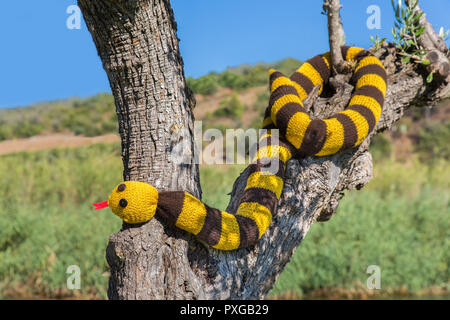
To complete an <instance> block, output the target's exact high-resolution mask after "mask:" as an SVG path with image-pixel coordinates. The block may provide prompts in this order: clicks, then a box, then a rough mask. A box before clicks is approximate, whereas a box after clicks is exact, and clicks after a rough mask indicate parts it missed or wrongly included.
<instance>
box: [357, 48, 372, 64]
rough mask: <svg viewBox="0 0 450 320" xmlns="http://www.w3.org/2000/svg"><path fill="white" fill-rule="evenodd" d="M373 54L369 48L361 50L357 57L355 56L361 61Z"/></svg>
mask: <svg viewBox="0 0 450 320" xmlns="http://www.w3.org/2000/svg"><path fill="white" fill-rule="evenodd" d="M371 55H372V54H371V53H370V52H369V51H367V50H361V51H360V52H358V53H357V54H356V55H355V57H354V58H353V59H354V60H355V61H356V62H360V61H361V60H362V59H364V58H365V57H368V56H371Z"/></svg>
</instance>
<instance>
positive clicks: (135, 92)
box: [78, 0, 201, 299]
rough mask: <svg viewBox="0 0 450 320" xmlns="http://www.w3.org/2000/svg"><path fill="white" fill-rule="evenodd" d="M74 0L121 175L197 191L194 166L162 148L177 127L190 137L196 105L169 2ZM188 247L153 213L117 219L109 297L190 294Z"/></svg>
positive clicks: (170, 143) (109, 255)
mask: <svg viewBox="0 0 450 320" xmlns="http://www.w3.org/2000/svg"><path fill="white" fill-rule="evenodd" d="M78 4H79V6H80V9H81V10H82V12H83V15H84V18H85V20H86V24H87V26H88V28H89V31H90V32H91V34H92V37H93V39H94V42H95V44H96V47H97V51H98V54H99V56H100V58H101V60H102V62H103V67H104V69H105V71H106V73H107V75H108V79H109V82H110V85H111V89H112V92H113V95H114V100H115V103H116V108H117V116H118V120H119V131H120V136H121V140H122V159H123V165H124V172H123V176H124V180H137V181H145V182H148V183H151V184H152V185H153V186H155V187H156V188H158V190H186V191H188V192H190V193H192V194H193V195H195V196H197V197H200V196H201V189H200V184H199V172H198V165H195V164H194V163H192V164H191V165H183V166H181V165H178V164H177V163H176V162H174V161H173V159H172V158H171V156H170V154H171V153H170V152H169V151H170V150H171V148H172V147H173V145H174V144H175V143H176V142H177V141H174V139H173V138H174V137H175V138H176V137H177V135H176V132H177V131H180V130H181V129H187V130H184V131H185V134H183V138H184V139H187V140H188V141H189V142H190V144H191V145H192V144H193V143H194V140H193V127H194V126H193V120H194V118H193V114H192V108H193V107H194V104H195V102H194V100H193V96H192V94H191V92H190V91H189V89H188V88H187V86H186V82H185V79H184V72H183V61H182V59H181V56H180V52H179V46H178V38H177V35H176V24H175V20H174V16H173V12H172V9H171V7H170V4H169V2H168V1H164V0H152V1H131V0H129V1H118V0H117V1H113V0H100V1H99V0H95V1H89V0H80V1H79V2H78ZM192 149H193V148H191V150H192ZM187 151H189V150H187ZM192 162H193V161H192ZM124 236H126V240H123V241H121V240H122V239H125V238H123V237H124ZM187 245H188V243H187V242H186V240H185V235H184V234H182V233H181V231H177V230H166V229H165V226H164V225H163V224H161V223H160V222H158V221H157V220H155V219H154V220H153V221H151V222H150V223H149V224H147V225H145V226H143V227H141V228H136V227H132V226H129V225H124V226H123V231H122V232H120V233H118V234H115V235H112V236H111V238H110V242H109V246H108V249H107V259H108V262H109V264H110V267H111V278H110V283H109V289H108V295H109V297H110V298H112V299H151V298H194V297H196V296H197V291H198V288H195V285H196V283H195V282H194V283H192V284H191V279H192V278H195V275H194V274H193V272H192V270H191V269H190V267H189V261H188V258H187V255H186V250H187ZM192 286H194V288H191V287H192ZM189 292H193V293H189Z"/></svg>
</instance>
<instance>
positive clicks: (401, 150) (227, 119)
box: [0, 58, 450, 158]
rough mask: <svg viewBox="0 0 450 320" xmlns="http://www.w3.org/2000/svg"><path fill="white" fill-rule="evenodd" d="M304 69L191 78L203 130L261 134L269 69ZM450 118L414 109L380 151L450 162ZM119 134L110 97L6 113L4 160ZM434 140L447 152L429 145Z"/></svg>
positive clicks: (235, 70)
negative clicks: (256, 131) (15, 154)
mask: <svg viewBox="0 0 450 320" xmlns="http://www.w3.org/2000/svg"><path fill="white" fill-rule="evenodd" d="M300 65H301V62H300V61H298V60H295V59H292V58H287V59H284V60H282V61H278V62H274V63H271V64H265V63H259V64H256V65H254V66H250V65H241V66H237V67H232V68H228V69H227V70H226V71H224V72H222V73H214V72H213V73H210V74H208V75H205V76H203V77H200V78H197V79H193V78H188V79H187V83H188V85H189V87H190V88H191V89H192V90H193V91H194V93H195V96H196V101H197V104H196V106H195V108H194V116H195V119H196V120H202V121H203V129H208V128H217V129H220V130H222V131H224V130H225V129H227V128H244V129H246V128H250V127H254V128H258V127H259V126H260V125H261V119H262V117H263V113H264V110H265V108H266V106H267V101H268V98H269V92H268V90H267V81H268V76H267V74H268V73H267V72H268V69H269V68H272V67H273V68H276V69H278V70H281V71H282V72H284V73H286V74H290V73H292V72H293V71H294V70H295V69H297V68H298V67H299V66H300ZM449 116H450V102H449V101H446V102H443V103H441V104H440V105H439V106H436V107H435V108H432V109H427V108H414V107H413V108H411V109H410V110H408V111H407V114H406V115H405V117H404V118H402V120H401V121H400V122H399V123H398V124H397V126H396V127H394V128H393V130H392V131H391V132H389V133H385V134H384V135H379V136H377V137H376V139H375V141H374V145H376V144H378V145H379V146H380V148H381V149H382V150H383V151H382V152H383V153H384V154H383V155H384V156H386V152H389V153H390V152H392V151H395V152H393V153H394V154H395V155H396V157H397V158H406V157H408V155H409V154H410V153H411V152H413V151H418V150H419V149H420V150H422V151H423V152H425V153H431V154H430V155H431V156H433V153H436V152H437V153H441V154H442V153H443V154H444V155H445V157H448V156H449V155H448V154H449V152H448V150H447V147H446V142H445V141H448V139H449V138H450V124H449V119H450V117H449ZM117 132H118V125H117V116H116V113H115V106H114V100H113V97H112V96H111V95H110V94H106V93H102V94H98V95H95V96H92V97H88V98H84V99H81V98H71V99H66V100H58V101H51V102H46V103H39V104H35V105H32V106H28V107H19V108H12V109H0V154H6V153H11V152H20V151H36V150H42V149H51V148H57V147H59V146H68V147H71V146H73V147H75V146H84V145H89V144H92V143H96V142H113V141H119V137H118V134H117ZM430 135H431V137H432V138H430ZM434 137H437V140H438V141H441V142H439V143H437V144H438V145H442V146H436V145H434V144H436V143H433V146H430V145H424V144H427V143H428V142H426V141H428V140H430V139H434ZM393 147H395V150H393Z"/></svg>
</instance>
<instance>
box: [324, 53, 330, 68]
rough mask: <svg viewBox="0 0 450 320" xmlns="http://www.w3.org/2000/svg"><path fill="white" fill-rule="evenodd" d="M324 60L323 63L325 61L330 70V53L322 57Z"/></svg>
mask: <svg viewBox="0 0 450 320" xmlns="http://www.w3.org/2000/svg"><path fill="white" fill-rule="evenodd" d="M322 59H323V61H325V64H326V65H327V67H328V69H330V65H331V54H330V53H329V52H327V53H324V54H323V55H322Z"/></svg>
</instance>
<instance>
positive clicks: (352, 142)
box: [94, 47, 387, 250]
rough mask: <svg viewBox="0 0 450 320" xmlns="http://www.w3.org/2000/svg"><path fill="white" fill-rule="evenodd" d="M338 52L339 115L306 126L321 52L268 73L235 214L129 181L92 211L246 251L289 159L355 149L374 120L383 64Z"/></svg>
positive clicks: (350, 51)
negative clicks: (258, 133)
mask: <svg viewBox="0 0 450 320" xmlns="http://www.w3.org/2000/svg"><path fill="white" fill-rule="evenodd" d="M342 54H343V57H345V60H346V61H348V62H353V63H354V66H355V70H354V74H353V77H352V79H351V82H352V83H353V84H354V86H355V90H354V92H353V94H352V97H351V100H350V102H349V104H348V106H347V108H346V109H345V110H344V111H342V112H339V113H337V114H335V115H334V116H332V117H330V118H328V119H324V120H321V119H314V120H311V118H310V116H309V115H308V114H307V113H306V111H305V109H304V107H303V104H302V101H303V100H304V99H305V98H306V97H307V96H308V94H309V93H310V92H311V91H312V90H313V88H314V87H315V86H317V85H320V86H321V87H320V89H319V93H321V92H322V90H323V88H324V86H325V85H326V84H327V81H328V79H329V77H330V54H329V53H325V54H322V55H318V56H315V57H314V58H311V59H309V60H308V61H306V62H305V63H304V64H302V66H301V67H300V68H299V69H298V70H297V71H296V72H294V74H293V75H292V76H290V77H286V76H284V75H283V74H282V73H280V72H277V71H275V70H270V71H269V73H270V93H271V94H270V99H269V105H268V107H267V110H266V113H265V117H264V121H263V129H267V133H266V134H264V135H263V136H262V137H261V139H260V141H259V145H258V149H257V151H256V154H255V157H254V159H253V161H252V163H251V164H250V167H249V176H248V179H247V184H246V187H245V190H244V192H243V194H242V196H241V199H240V202H239V206H238V209H237V212H236V214H231V213H228V212H225V211H221V210H218V209H215V208H210V207H208V206H207V205H206V204H204V203H203V202H201V201H200V200H199V199H197V198H195V197H194V196H192V195H191V194H189V193H186V192H183V191H166V192H158V191H157V190H156V189H155V188H154V187H152V186H151V185H149V184H147V183H143V182H137V181H126V182H122V183H121V184H119V185H118V186H117V187H116V188H115V189H114V190H113V191H112V193H111V195H110V197H109V199H108V201H104V202H102V203H98V204H94V205H95V206H96V209H101V208H104V207H107V206H109V207H110V208H111V210H112V211H113V212H114V214H116V215H117V216H119V217H120V218H121V219H122V220H123V221H125V222H127V223H131V224H134V223H143V222H147V221H149V220H150V219H152V218H153V217H154V216H155V215H156V216H159V217H161V218H163V219H164V220H165V221H166V222H167V223H168V224H170V225H174V226H176V227H178V228H180V229H183V230H185V231H187V232H190V233H192V234H194V235H195V236H196V237H197V238H198V239H200V240H202V241H204V242H206V243H207V244H208V245H210V246H212V247H213V248H216V249H219V250H234V249H238V248H244V247H248V246H251V245H254V244H255V243H256V242H257V241H258V240H259V239H260V238H261V236H262V235H263V234H264V232H265V231H266V229H267V228H268V226H269V224H270V222H271V220H272V216H273V215H274V214H275V212H276V208H277V203H278V200H279V198H280V196H281V192H282V189H283V183H284V175H285V169H286V163H287V162H288V161H289V159H291V158H302V157H307V156H326V155H331V154H334V153H336V152H338V151H340V150H344V149H348V148H353V147H355V146H358V145H359V144H361V142H362V141H363V140H364V139H365V138H366V137H367V135H368V134H369V132H371V130H373V128H374V127H375V125H376V123H377V121H378V119H379V118H380V115H381V111H382V108H383V103H384V98H385V94H386V87H387V82H386V71H385V69H384V67H383V65H382V64H381V62H380V61H379V60H378V59H377V58H376V57H374V56H373V55H371V54H370V53H369V52H368V51H366V50H364V49H361V48H356V47H342ZM273 129H278V130H279V133H280V139H274V137H273V136H272V133H271V130H273ZM273 164H275V165H273Z"/></svg>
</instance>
